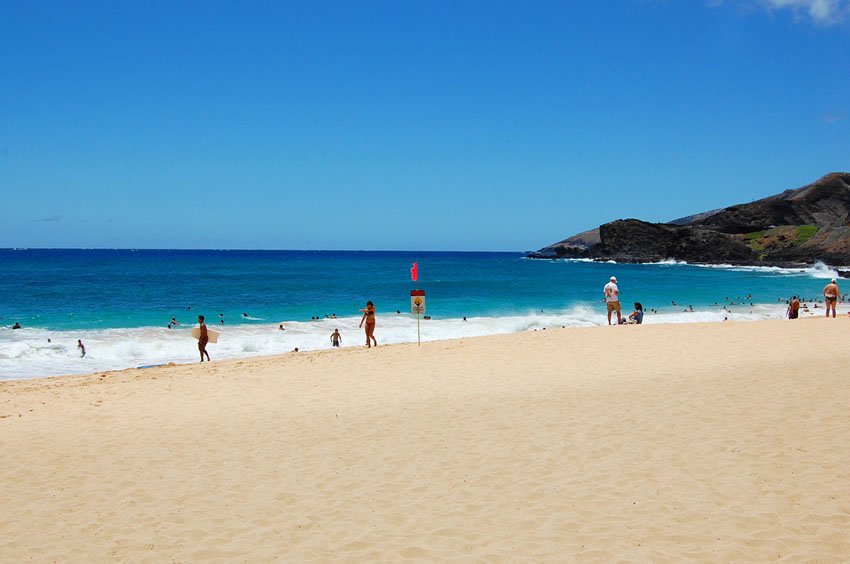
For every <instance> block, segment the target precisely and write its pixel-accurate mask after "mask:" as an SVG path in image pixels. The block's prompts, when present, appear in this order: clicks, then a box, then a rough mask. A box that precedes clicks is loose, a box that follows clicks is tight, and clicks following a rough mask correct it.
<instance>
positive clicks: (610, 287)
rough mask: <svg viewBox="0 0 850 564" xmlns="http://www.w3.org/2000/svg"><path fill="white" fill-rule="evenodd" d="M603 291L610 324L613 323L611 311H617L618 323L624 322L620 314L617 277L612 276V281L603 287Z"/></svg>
mask: <svg viewBox="0 0 850 564" xmlns="http://www.w3.org/2000/svg"><path fill="white" fill-rule="evenodd" d="M602 293H603V295H604V296H605V305H606V306H607V307H608V325H611V312H613V311H616V312H617V324H620V323H622V322H623V316H622V315H620V289H619V288H618V287H617V278H616V277H614V276H612V277H611V281H610V282H608V283H607V284H605V287H604V288H602Z"/></svg>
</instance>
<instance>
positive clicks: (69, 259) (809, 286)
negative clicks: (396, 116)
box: [0, 249, 830, 330]
mask: <svg viewBox="0 0 850 564" xmlns="http://www.w3.org/2000/svg"><path fill="white" fill-rule="evenodd" d="M413 261H418V262H419V270H420V286H421V287H422V288H423V289H425V290H426V291H427V304H428V313H429V314H430V315H432V316H433V317H434V318H435V319H440V318H456V317H461V316H505V315H523V314H528V313H530V312H539V311H540V310H545V311H562V310H564V309H565V308H568V307H571V306H575V305H579V304H588V305H591V306H593V307H599V308H601V307H602V304H601V303H600V298H601V290H602V286H603V285H604V284H605V282H607V280H608V277H609V276H611V275H616V276H617V277H618V279H619V284H620V290H621V295H622V298H623V302H624V303H626V304H630V303H631V302H632V301H641V302H643V304H644V306H645V307H646V308H659V309H662V310H669V311H674V310H678V309H680V308H679V307H678V306H677V307H674V306H672V305H671V301H673V300H675V301H676V302H677V303H678V304H680V305H693V306H694V307H695V308H700V307H703V306H705V307H708V306H712V305H713V304H714V303H715V302H718V303H721V304H723V303H724V300H725V298H727V297H729V298H730V301H735V300H736V299H738V298H740V300H743V299H744V298H745V296H747V295H748V294H752V298H751V299H749V300H747V301H752V302H754V303H773V304H775V303H777V300H778V299H779V298H785V297H788V296H790V295H791V294H800V295H803V296H817V295H819V294H820V290H821V288H822V287H823V284H824V280H823V278H827V277H829V275H830V274H829V272H828V271H827V270H826V269H820V270H818V269H810V270H804V271H789V270H781V269H772V270H771V269H722V268H703V267H697V266H690V265H683V264H667V265H631V264H604V263H589V262H551V261H536V260H529V259H524V258H522V255H521V254H519V253H464V252H458V253H448V252H348V251H345V252H343V251H213V250H195V251H192V250H64V249H63V250H47V249H41V250H11V249H6V250H0V265H2V266H0V317H2V320H0V324H2V325H5V326H8V325H11V324H12V323H14V322H19V323H21V324H22V325H24V326H25V327H37V328H44V329H56V330H61V329H66V330H67V329H105V328H119V327H145V326H160V327H162V326H165V325H166V324H167V323H168V321H169V320H170V319H171V318H172V317H176V318H177V319H178V320H179V321H181V322H182V323H191V322H193V321H194V319H195V317H196V315H197V314H198V313H203V314H205V315H206V316H207V318H208V320H212V321H213V322H215V323H217V322H218V320H219V314H220V313H221V314H224V320H225V323H226V324H228V325H230V324H234V325H238V324H251V323H260V322H261V321H259V320H266V322H270V321H278V320H309V319H310V318H311V317H312V316H320V317H321V316H325V315H330V314H334V313H335V314H337V315H338V316H352V315H357V310H358V309H359V308H361V307H363V304H364V303H365V301H366V300H372V301H374V302H375V304H376V305H377V307H378V310H379V312H390V311H393V312H394V311H395V310H401V311H403V312H404V311H408V310H409V307H410V305H409V292H410V290H411V289H412V288H413V287H414V284H413V283H412V282H411V280H410V275H409V268H410V266H411V263H412V262H413ZM740 300H739V301H740ZM243 313H248V314H249V316H250V317H251V318H254V319H246V318H244V317H243V316H242V314H243Z"/></svg>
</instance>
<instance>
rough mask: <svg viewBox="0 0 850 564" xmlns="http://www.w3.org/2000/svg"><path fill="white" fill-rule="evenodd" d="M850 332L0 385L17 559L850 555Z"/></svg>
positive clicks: (656, 335)
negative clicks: (849, 379) (849, 341)
mask: <svg viewBox="0 0 850 564" xmlns="http://www.w3.org/2000/svg"><path fill="white" fill-rule="evenodd" d="M377 335H378V337H379V338H380V326H379V327H378V333H377ZM848 335H850V319H838V320H834V321H833V320H826V319H811V320H799V321H796V322H787V321H783V322H779V321H764V322H755V323H721V324H695V325H688V326H685V325H666V326H665V325H657V326H643V327H613V328H612V327H597V328H590V329H567V330H558V331H552V330H549V331H545V332H537V333H525V334H519V335H506V336H497V337H486V338H478V339H466V340H460V341H446V342H438V343H428V344H423V345H422V347H421V348H417V347H416V346H415V345H398V346H390V347H379V348H378V349H373V350H365V349H362V350H360V349H358V350H334V351H326V352H318V353H306V354H305V353H299V354H289V355H285V356H282V357H277V358H264V359H253V360H240V361H227V362H220V363H213V364H211V365H195V366H181V367H176V368H162V369H151V370H131V371H123V372H113V373H107V374H104V375H91V376H84V377H76V376H72V377H63V378H51V379H44V380H38V381H20V382H7V383H0V417H2V419H0V448H2V451H1V452H2V463H0V560H2V561H4V562H20V561H25V560H30V559H32V560H35V561H63V562H68V561H76V562H83V561H88V562H90V561H116V560H119V561H133V562H136V561H150V562H162V561H196V560H213V559H217V560H219V559H220V560H232V561H251V562H257V561H268V560H273V559H276V558H277V559H280V560H285V561H294V560H303V559H316V560H332V559H342V560H347V561H358V562H359V561H364V560H373V559H374V560H388V561H399V560H403V559H413V560H466V559H475V560H500V561H501V560H511V561H514V560H527V561H571V560H578V561H592V560H597V561H610V560H617V559H627V560H638V561H648V560H653V561H664V560H669V561H682V560H686V559H693V560H706V561H728V560H758V561H763V560H777V559H791V560H804V559H805V560H820V561H824V562H834V561H840V560H842V559H844V560H846V559H850V444H848V443H850V385H848V378H850V348H849V347H848V338H847V337H848Z"/></svg>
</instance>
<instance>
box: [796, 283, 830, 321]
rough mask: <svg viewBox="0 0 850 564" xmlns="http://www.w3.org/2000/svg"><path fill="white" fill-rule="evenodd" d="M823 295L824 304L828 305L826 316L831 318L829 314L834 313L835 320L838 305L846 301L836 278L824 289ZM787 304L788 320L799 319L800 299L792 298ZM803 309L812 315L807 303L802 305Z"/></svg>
mask: <svg viewBox="0 0 850 564" xmlns="http://www.w3.org/2000/svg"><path fill="white" fill-rule="evenodd" d="M822 294H823V301H824V304H825V305H826V316H827V317H829V314H830V313H832V317H833V318H835V316H836V305H837V304H838V302H841V301H844V297H843V296H842V294H841V288H839V287H838V281H837V280H836V279H835V278H833V279H832V280H830V281H829V284H827V285H826V286H824V287H823V291H822ZM810 301H813V300H810ZM787 303H788V309H787V311H786V316H787V317H788V319H797V318H799V317H800V308H801V304H800V298H798V297H797V296H792V297H791V299H790V300H789V301H788V302H787ZM814 307H815V308H817V307H818V304H817V303H815V305H814ZM802 309H803V311H804V312H807V313H811V312H809V308H808V306H807V305H806V304H805V302H804V303H803V304H802Z"/></svg>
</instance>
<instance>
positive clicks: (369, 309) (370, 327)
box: [360, 301, 378, 348]
mask: <svg viewBox="0 0 850 564" xmlns="http://www.w3.org/2000/svg"><path fill="white" fill-rule="evenodd" d="M360 311H362V312H363V317H361V318H360V327H363V322H364V321H365V322H366V346H367V347H368V348H371V347H372V344H371V343H375V346H376V347H377V346H378V341H376V340H375V304H373V303H372V302H371V301H368V302H366V308H365V309H361V310H360ZM370 339H371V342H370Z"/></svg>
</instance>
